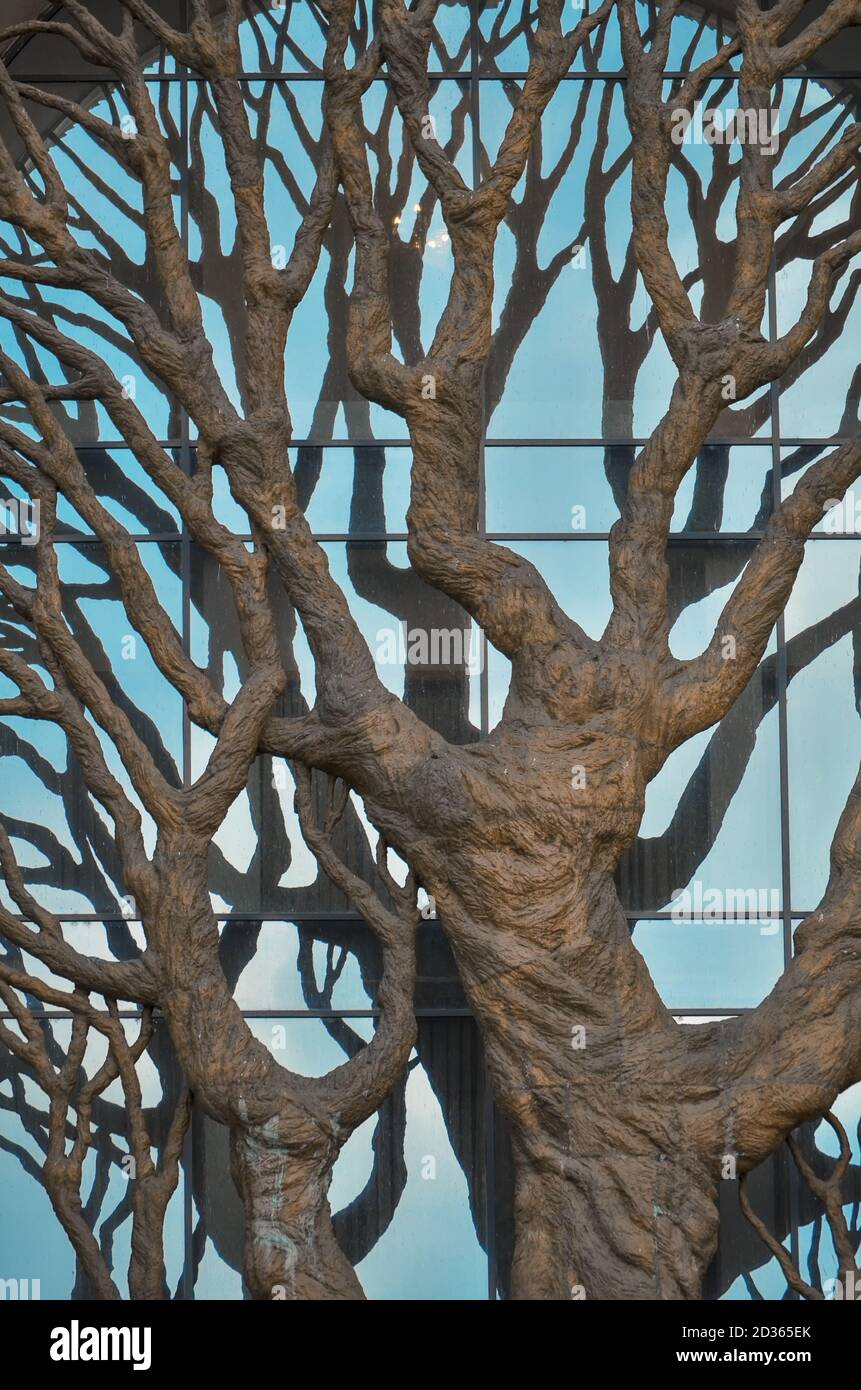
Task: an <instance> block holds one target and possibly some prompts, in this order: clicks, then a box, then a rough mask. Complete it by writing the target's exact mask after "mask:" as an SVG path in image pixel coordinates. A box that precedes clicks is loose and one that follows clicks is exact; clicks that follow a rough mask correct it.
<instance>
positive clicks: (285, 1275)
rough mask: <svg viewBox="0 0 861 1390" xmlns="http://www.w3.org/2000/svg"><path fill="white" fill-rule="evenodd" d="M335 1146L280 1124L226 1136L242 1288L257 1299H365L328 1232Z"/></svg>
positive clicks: (312, 1131) (308, 1129)
mask: <svg viewBox="0 0 861 1390" xmlns="http://www.w3.org/2000/svg"><path fill="white" fill-rule="evenodd" d="M336 1157H337V1146H336V1145H335V1143H334V1142H333V1141H332V1140H331V1139H330V1140H329V1141H328V1142H327V1141H326V1139H325V1136H323V1135H322V1134H321V1132H320V1131H319V1130H317V1131H316V1132H315V1129H314V1127H312V1125H311V1124H310V1123H309V1125H308V1126H307V1127H306V1128H305V1133H304V1134H302V1133H297V1132H296V1129H295V1126H292V1125H291V1128H290V1133H289V1140H288V1138H287V1136H286V1135H285V1133H283V1132H282V1127H281V1126H280V1125H279V1124H278V1121H277V1118H276V1119H275V1120H273V1121H272V1122H270V1123H269V1124H267V1125H261V1126H258V1127H255V1128H250V1129H246V1128H243V1129H234V1130H233V1131H232V1132H231V1167H232V1171H233V1178H234V1181H235V1183H236V1186H237V1188H238V1190H239V1194H240V1196H241V1198H242V1202H243V1206H244V1208H245V1262H244V1273H245V1284H246V1287H247V1289H248V1291H249V1292H250V1294H251V1296H252V1298H255V1299H284V1300H298V1299H308V1298H311V1299H362V1298H364V1293H363V1292H362V1286H361V1284H360V1283H359V1281H358V1279H357V1278H356V1275H355V1272H354V1270H353V1267H352V1265H351V1264H350V1262H349V1260H348V1259H347V1257H346V1255H344V1253H343V1251H342V1250H341V1248H340V1246H339V1245H338V1242H337V1240H336V1239H335V1233H334V1231H333V1229H332V1214H331V1211H330V1210H329V1202H328V1196H327V1194H328V1190H329V1182H330V1179H331V1169H332V1164H333V1163H334V1161H335V1158H336Z"/></svg>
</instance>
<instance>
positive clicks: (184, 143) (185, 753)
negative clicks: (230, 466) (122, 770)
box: [178, 0, 194, 1303]
mask: <svg viewBox="0 0 861 1390" xmlns="http://www.w3.org/2000/svg"><path fill="white" fill-rule="evenodd" d="M182 11H183V13H182V21H183V26H184V28H185V30H186V31H187V30H188V27H189V7H188V0H183V5H182ZM178 73H180V74H182V77H183V79H187V78H188V77H189V76H190V74H189V73H188V70H187V69H185V68H183V67H182V66H181V65H178ZM188 92H189V87H188V81H187V80H183V82H182V86H181V88H180V105H179V119H180V140H181V150H180V167H179V181H180V182H179V199H180V228H179V232H180V237H181V239H182V245H183V249H184V252H185V258H186V261H187V263H189V264H190V260H191V257H190V238H189V228H190V218H189V175H190V170H189V151H190V122H189V107H188ZM179 419H180V446H179V454H180V467H181V468H182V469H183V471H184V472H185V473H186V474H187V475H189V476H190V474H191V448H190V443H189V435H190V430H189V421H188V411H187V410H186V408H185V406H184V405H182V404H180V405H179ZM180 525H181V529H182V541H181V547H182V551H181V572H182V649H183V652H184V654H185V655H186V656H187V657H190V656H191V542H190V537H189V533H188V524H187V522H186V519H185V516H184V515H183V514H182V513H180ZM182 785H183V787H184V788H188V787H189V786H190V785H191V718H190V715H189V712H188V702H187V701H185V700H183V702H182ZM183 1169H184V1174H183V1176H184V1179H185V1182H184V1186H183V1247H184V1248H183V1262H182V1292H183V1298H184V1300H185V1301H186V1302H188V1303H192V1302H194V1199H193V1192H192V1189H193V1185H194V1111H193V1110H192V1114H191V1117H190V1122H189V1126H188V1130H187V1131H186V1135H185V1143H184V1145H183Z"/></svg>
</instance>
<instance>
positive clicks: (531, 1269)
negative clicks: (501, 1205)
mask: <svg viewBox="0 0 861 1390" xmlns="http://www.w3.org/2000/svg"><path fill="white" fill-rule="evenodd" d="M497 901H501V902H503V904H505V905H507V904H509V903H510V899H509V898H508V897H506V896H505V895H502V894H500V895H498V897H497ZM551 906H552V907H553V909H554V910H555V911H556V913H557V927H558V907H559V898H558V896H554V899H553V903H552V904H551V903H550V901H549V900H548V901H541V900H540V899H537V900H536V901H535V903H534V919H533V920H534V922H535V923H536V924H540V926H539V925H536V929H535V932H534V935H533V939H532V940H525V939H524V936H523V934H522V933H521V932H518V933H517V934H516V935H515V934H514V933H513V932H512V931H511V930H510V929H508V928H507V926H506V923H505V921H504V920H501V921H499V922H497V923H495V924H482V925H476V924H475V923H474V922H469V921H467V920H466V919H465V917H464V916H463V914H462V913H458V911H457V908H456V906H455V907H454V910H453V913H452V915H451V917H450V918H449V919H448V920H446V921H445V925H446V927H447V929H448V931H449V935H450V937H451V939H452V944H453V947H454V950H455V954H456V956H457V959H458V964H459V967H460V971H461V975H462V978H463V982H464V986H465V988H466V991H467V994H468V997H469V999H470V1002H471V1004H472V1007H473V1009H474V1010H475V1013H476V1016H477V1018H478V1021H479V1024H480V1027H481V1032H482V1037H483V1040H484V1045H485V1049H486V1055H487V1062H488V1068H489V1071H490V1076H491V1081H492V1084H493V1089H494V1094H495V1097H496V1100H497V1103H498V1104H499V1106H500V1108H501V1109H502V1111H503V1112H504V1114H505V1115H506V1117H507V1119H508V1122H509V1125H510V1127H511V1132H512V1149H513V1157H514V1163H515V1226H516V1239H515V1250H514V1260H513V1267H512V1280H511V1289H512V1295H513V1297H515V1298H520V1299H533V1298H536V1299H548V1298H565V1299H570V1298H572V1297H573V1298H589V1299H594V1298H599V1299H613V1300H616V1299H623V1300H624V1299H691V1298H698V1297H699V1296H700V1288H701V1282H702V1279H703V1276H704V1274H705V1271H706V1269H707V1267H708V1264H709V1262H710V1260H711V1257H712V1254H713V1252H714V1249H715V1245H716V1241H717V1228H718V1209H717V1185H716V1181H715V1173H716V1164H715V1163H714V1161H713V1158H714V1156H713V1155H711V1156H709V1158H706V1157H705V1156H703V1154H702V1152H701V1147H702V1146H701V1142H700V1139H699V1137H700V1133H701V1131H700V1130H699V1129H698V1130H697V1137H696V1138H695V1134H694V1121H695V1119H696V1118H697V1116H698V1112H697V1110H696V1102H697V1099H700V1100H702V1101H704V1102H705V1101H707V1100H711V1099H713V1097H711V1096H706V1095H705V1094H703V1095H701V1096H698V1082H697V1080H696V1079H695V1078H696V1076H697V1075H698V1072H697V1071H696V1069H695V1068H694V1069H691V1070H690V1071H689V1069H688V1067H687V1066H686V1046H685V1040H684V1038H683V1036H682V1035H683V1031H684V1030H683V1029H681V1028H680V1027H679V1025H677V1024H676V1023H675V1022H674V1020H673V1019H672V1018H671V1017H670V1016H669V1015H668V1013H667V1011H666V1010H665V1008H664V1006H663V1004H662V1003H661V1001H660V998H659V996H658V995H657V992H656V990H655V988H654V985H653V983H652V980H651V978H650V976H649V973H648V970H647V969H646V966H645V963H644V961H643V960H642V957H641V956H640V955H639V953H638V952H637V951H636V950H635V949H634V948H633V946H632V944H631V941H630V935H629V931H628V925H627V922H626V921H625V918H624V915H623V913H622V912H621V909H620V908H619V905H618V901H617V899H616V895H615V890H614V887H613V884H612V881H611V880H609V879H608V878H604V880H603V881H596V882H594V883H592V884H590V885H589V886H588V888H587V891H586V893H585V895H584V898H583V901H582V902H581V903H580V905H579V907H578V908H577V909H576V910H574V911H573V912H572V913H571V914H570V917H569V930H568V931H567V933H566V939H565V940H563V941H561V942H560V943H559V944H557V945H556V946H555V948H553V949H548V948H547V945H546V944H545V943H543V942H541V941H540V940H537V939H535V937H538V936H540V934H541V927H545V926H546V925H547V924H548V922H550V921H551ZM509 921H510V919H509ZM688 1076H689V1081H688V1083H687V1085H686V1077H688Z"/></svg>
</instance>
